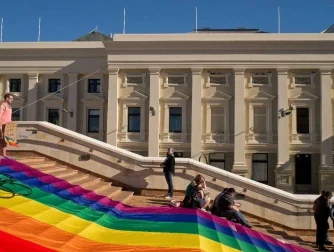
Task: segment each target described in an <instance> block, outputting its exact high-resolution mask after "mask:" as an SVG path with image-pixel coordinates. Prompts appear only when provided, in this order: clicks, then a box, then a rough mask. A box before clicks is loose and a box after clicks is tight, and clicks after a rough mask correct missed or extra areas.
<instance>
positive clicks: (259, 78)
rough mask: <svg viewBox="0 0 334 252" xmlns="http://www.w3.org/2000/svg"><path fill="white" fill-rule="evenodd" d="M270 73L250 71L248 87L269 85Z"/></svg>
mask: <svg viewBox="0 0 334 252" xmlns="http://www.w3.org/2000/svg"><path fill="white" fill-rule="evenodd" d="M271 77H272V73H271V72H267V73H251V74H250V78H249V84H248V86H249V87H253V86H268V87H271V85H272V84H271Z"/></svg>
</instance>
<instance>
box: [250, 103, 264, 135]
mask: <svg viewBox="0 0 334 252" xmlns="http://www.w3.org/2000/svg"><path fill="white" fill-rule="evenodd" d="M253 109H254V129H253V132H254V133H256V134H266V133H267V126H266V121H267V120H266V117H267V112H266V107H254V108H253Z"/></svg>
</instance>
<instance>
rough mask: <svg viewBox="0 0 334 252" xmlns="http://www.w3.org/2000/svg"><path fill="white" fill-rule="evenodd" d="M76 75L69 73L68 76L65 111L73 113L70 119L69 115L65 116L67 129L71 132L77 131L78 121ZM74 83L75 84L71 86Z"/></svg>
mask: <svg viewBox="0 0 334 252" xmlns="http://www.w3.org/2000/svg"><path fill="white" fill-rule="evenodd" d="M77 81H78V74H77V73H69V74H68V82H69V83H68V84H69V85H70V86H69V88H68V105H67V110H68V111H69V112H73V116H72V117H71V115H70V113H68V114H65V115H64V116H67V128H68V129H70V130H73V131H77V121H78V83H76V82H77ZM73 83H75V84H73Z"/></svg>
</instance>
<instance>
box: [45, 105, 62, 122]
mask: <svg viewBox="0 0 334 252" xmlns="http://www.w3.org/2000/svg"><path fill="white" fill-rule="evenodd" d="M50 110H56V111H58V124H55V123H52V122H50ZM47 122H49V123H52V124H54V125H57V126H61V121H60V109H59V108H47Z"/></svg>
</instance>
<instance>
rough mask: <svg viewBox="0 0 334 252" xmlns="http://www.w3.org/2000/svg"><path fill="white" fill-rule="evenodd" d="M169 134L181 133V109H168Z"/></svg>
mask: <svg viewBox="0 0 334 252" xmlns="http://www.w3.org/2000/svg"><path fill="white" fill-rule="evenodd" d="M169 132H170V133H181V132H182V108H180V107H170V108H169Z"/></svg>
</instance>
